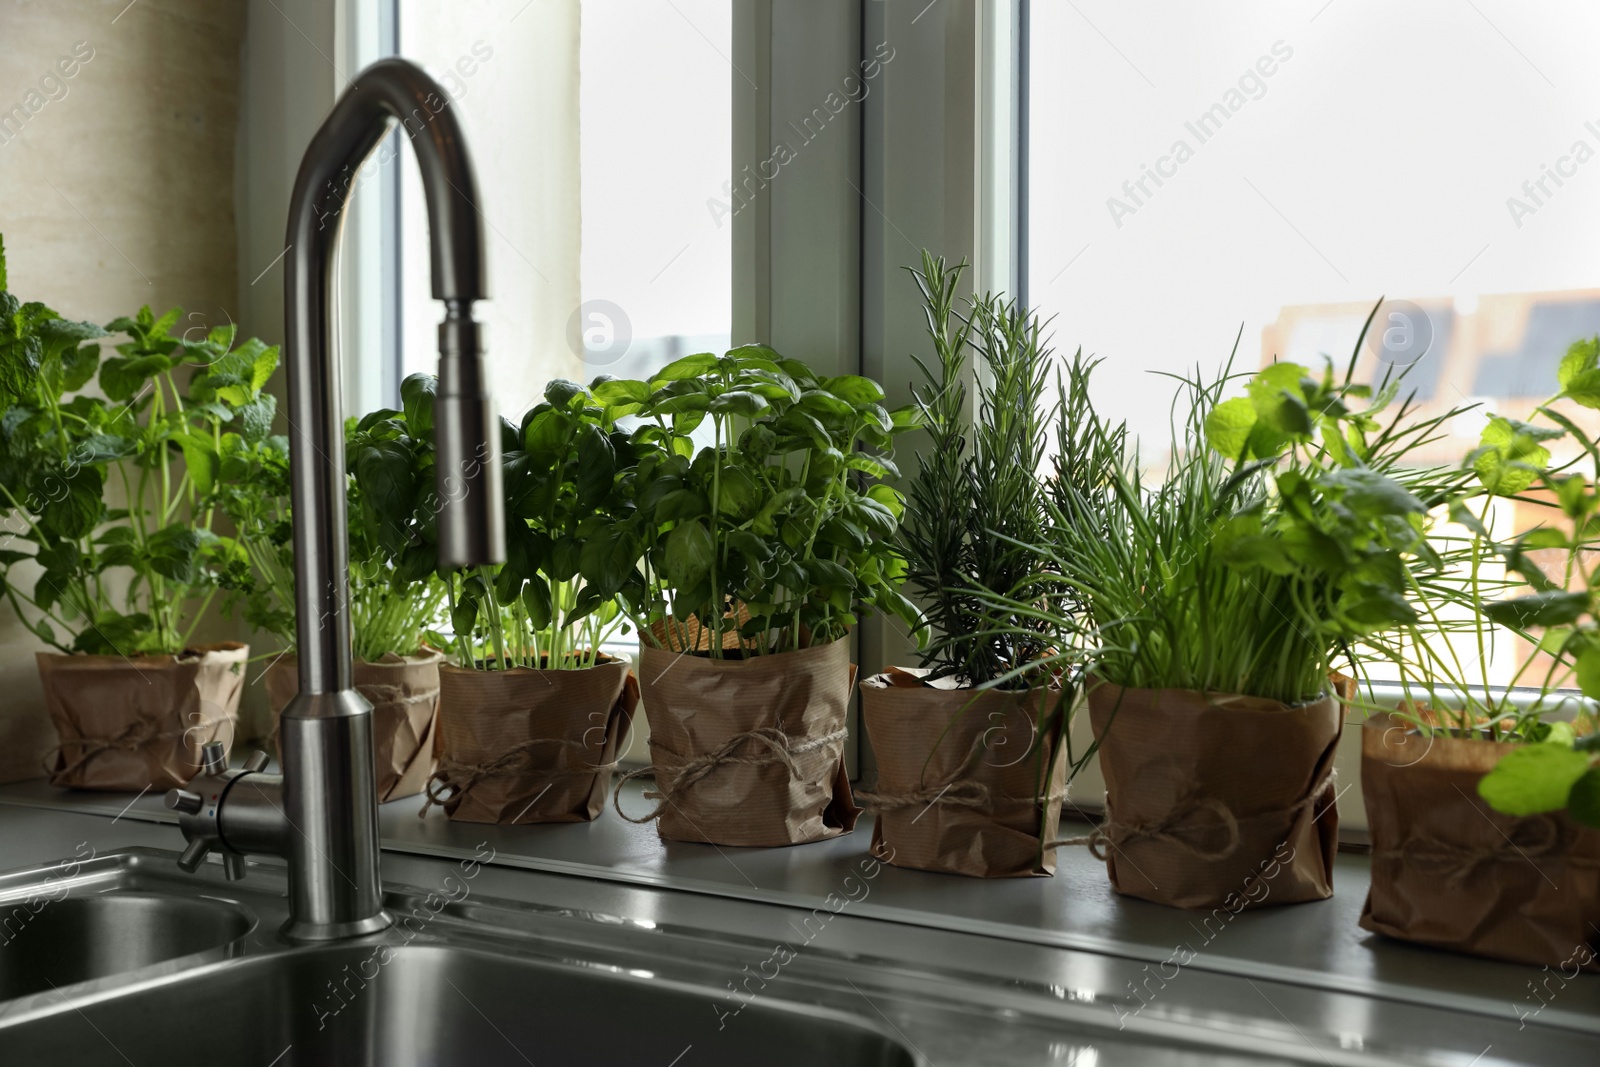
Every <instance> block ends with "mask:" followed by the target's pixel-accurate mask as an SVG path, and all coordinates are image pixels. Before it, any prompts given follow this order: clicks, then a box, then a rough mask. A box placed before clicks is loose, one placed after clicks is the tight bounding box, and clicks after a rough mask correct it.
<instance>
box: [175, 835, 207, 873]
mask: <svg viewBox="0 0 1600 1067" xmlns="http://www.w3.org/2000/svg"><path fill="white" fill-rule="evenodd" d="M210 851H211V845H210V844H209V843H207V842H206V841H205V840H204V839H203V838H196V839H195V840H193V841H190V842H189V847H188V848H186V849H184V850H183V855H182V856H179V857H178V866H179V867H180V868H182V869H183V870H184V871H185V872H186V873H188V874H193V873H194V872H195V871H197V870H199V869H200V864H202V863H204V862H205V858H206V853H208V852H210Z"/></svg>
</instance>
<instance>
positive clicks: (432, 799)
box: [417, 737, 617, 819]
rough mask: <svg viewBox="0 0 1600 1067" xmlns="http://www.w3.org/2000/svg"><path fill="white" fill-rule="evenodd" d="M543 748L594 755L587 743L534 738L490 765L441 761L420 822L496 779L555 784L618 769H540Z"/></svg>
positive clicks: (591, 765) (585, 766)
mask: <svg viewBox="0 0 1600 1067" xmlns="http://www.w3.org/2000/svg"><path fill="white" fill-rule="evenodd" d="M541 745H555V746H557V747H559V748H572V749H576V750H578V751H579V752H592V751H594V746H592V745H590V744H588V743H587V742H584V741H572V740H568V739H566V738H560V737H535V738H531V739H530V740H527V741H524V742H522V743H521V744H519V745H514V746H512V747H511V748H510V749H507V750H506V752H505V754H504V755H501V756H499V757H497V758H496V759H493V760H490V761H489V762H487V763H466V762H463V761H460V760H453V759H444V760H441V761H440V762H439V769H438V770H436V771H434V772H433V776H432V777H431V778H429V779H428V785H427V788H426V789H425V792H426V793H427V797H428V799H427V801H426V802H425V803H423V805H422V810H421V811H419V812H417V818H419V819H421V818H426V817H427V814H428V812H429V811H430V810H432V809H433V807H434V806H435V805H437V806H439V807H444V805H445V803H446V802H448V801H450V800H453V799H455V798H457V797H463V796H466V795H467V794H468V793H470V792H472V790H473V787H474V786H477V785H478V784H479V783H481V782H486V781H489V780H491V779H494V778H508V777H516V776H519V775H523V774H528V773H533V774H537V775H540V776H541V777H545V778H549V779H551V780H552V781H554V780H555V779H558V778H588V777H590V776H592V775H596V774H604V773H608V772H610V771H614V770H616V769H617V764H616V762H615V761H613V762H611V763H584V764H579V765H578V766H576V767H559V768H550V769H548V770H546V769H542V768H538V767H536V766H535V764H534V761H533V750H534V749H535V748H538V747H540V746H541ZM535 799H538V798H535Z"/></svg>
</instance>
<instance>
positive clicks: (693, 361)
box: [650, 352, 717, 384]
mask: <svg viewBox="0 0 1600 1067" xmlns="http://www.w3.org/2000/svg"><path fill="white" fill-rule="evenodd" d="M716 369H717V357H716V356H714V355H712V354H711V353H710V352H696V353H695V354H694V355H692V356H684V357H683V358H682V359H675V360H673V361H672V362H671V363H668V364H667V365H666V366H665V367H662V368H661V369H660V370H658V371H656V373H655V374H654V375H653V376H652V377H651V379H650V381H651V384H655V383H657V382H678V381H683V380H684V379H687V378H697V377H699V376H700V375H702V374H709V373H711V372H712V371H714V370H716Z"/></svg>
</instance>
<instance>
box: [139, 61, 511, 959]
mask: <svg viewBox="0 0 1600 1067" xmlns="http://www.w3.org/2000/svg"><path fill="white" fill-rule="evenodd" d="M450 104H451V102H450V98H449V97H448V96H447V95H446V94H445V92H444V90H443V89H441V88H440V87H439V85H438V83H436V82H435V81H434V80H433V79H432V78H430V77H429V76H428V75H427V74H425V73H423V71H422V70H421V69H419V68H418V67H416V66H415V65H414V64H412V63H409V62H407V61H405V60H401V59H386V60H382V61H380V62H378V63H374V64H373V65H372V66H370V67H368V68H367V69H366V70H364V71H362V72H361V74H360V75H359V76H358V77H357V78H356V80H355V82H354V83H353V84H352V85H351V86H350V88H349V89H348V90H346V91H345V93H344V95H343V96H341V97H340V98H339V100H338V102H337V103H336V104H335V105H334V108H333V110H332V112H330V113H329V115H328V117H327V119H326V120H325V121H324V122H323V124H322V126H321V128H320V129H318V131H317V133H316V136H315V137H313V138H312V140H311V144H310V146H309V147H308V148H307V149H306V154H305V158H304V159H303V160H302V161H301V164H300V171H299V174H298V176H297V177H296V179H295V185H294V191H293V194H292V196H291V199H290V204H289V226H288V234H287V237H286V244H287V246H288V247H287V248H286V250H285V251H286V267H285V283H284V297H285V300H284V315H285V320H286V321H285V327H286V329H285V337H284V356H285V360H284V362H285V364H286V365H287V367H288V384H289V398H288V405H287V409H288V410H287V418H288V422H289V433H290V442H291V455H290V481H291V492H292V502H293V505H294V566H295V583H294V584H295V612H296V637H297V641H296V652H297V653H298V655H299V666H300V692H299V694H298V695H297V696H296V697H295V699H294V700H293V701H291V702H290V704H289V706H288V707H287V708H285V709H284V711H283V713H282V715H281V717H280V720H279V731H278V737H279V749H280V751H281V753H282V756H283V775H282V776H281V778H280V777H279V776H276V775H267V774H264V773H262V770H261V764H262V763H263V762H264V760H261V761H257V760H252V763H251V764H249V765H247V766H246V768H245V769H244V770H243V771H230V770H227V769H226V767H225V765H224V764H223V763H222V757H221V751H220V746H217V751H215V752H212V753H208V760H207V766H206V768H205V770H204V771H203V772H202V774H201V776H200V777H198V778H196V780H195V783H191V786H190V789H189V790H187V791H180V790H175V791H174V794H172V795H169V803H172V804H173V806H174V807H175V808H176V809H177V810H179V811H180V813H181V818H180V823H181V825H182V827H183V831H184V835H185V837H187V838H188V840H189V845H190V847H189V850H188V851H187V852H185V854H184V856H185V859H184V863H185V866H186V869H190V870H192V869H194V868H195V866H197V865H198V864H199V863H200V861H201V860H202V859H203V858H204V856H205V853H206V851H207V849H208V848H209V849H219V850H221V851H222V853H223V858H224V860H225V867H226V873H228V874H229V876H230V877H231V876H233V875H234V874H236V873H237V874H239V875H241V876H242V873H243V871H244V866H243V863H242V860H239V859H237V858H238V857H242V855H243V854H244V853H246V852H266V853H272V854H276V855H281V856H285V857H286V858H287V859H288V861H289V886H290V892H289V898H290V899H289V903H290V918H289V922H288V924H287V925H286V926H285V928H284V934H285V936H287V937H289V938H290V939H292V940H299V941H326V940H333V939H337V938H344V937H356V936H361V935H363V934H368V933H372V932H374V931H376V930H381V929H383V928H384V927H385V926H387V925H388V924H389V922H390V919H389V916H388V915H387V914H385V912H384V911H383V893H382V886H381V883H380V880H379V875H378V811H377V800H376V795H375V791H374V786H373V776H374V772H373V756H372V708H371V706H370V705H369V704H368V703H367V701H366V700H365V699H363V698H362V697H361V696H360V694H358V693H357V692H356V691H355V688H354V686H353V682H352V676H353V672H352V662H351V633H350V617H349V612H348V606H347V598H348V586H347V581H346V575H347V573H348V570H349V545H348V543H347V538H346V535H347V529H348V528H347V525H346V520H347V516H346V509H345V486H346V472H345V454H344V417H343V412H342V411H341V409H340V402H339V398H340V396H341V390H340V375H339V363H338V360H337V359H335V358H333V348H334V345H333V340H332V316H331V309H332V307H333V286H334V285H335V284H336V279H335V276H334V272H333V269H332V268H333V262H334V252H335V250H336V249H337V247H338V242H339V236H340V232H341V229H342V226H343V221H344V208H345V205H346V204H347V203H348V200H349V197H350V195H351V193H352V191H353V182H354V179H355V176H356V174H357V172H358V171H359V169H360V167H361V164H362V161H363V160H365V159H366V158H367V156H368V155H369V154H370V153H371V152H372V150H373V149H374V148H376V147H377V145H378V144H379V142H380V141H381V140H382V139H383V137H384V135H385V134H386V133H387V132H388V130H389V129H390V127H391V126H392V125H394V124H395V123H398V124H400V126H401V128H402V129H403V130H404V131H405V133H406V135H407V138H408V139H409V140H410V142H411V144H412V146H413V147H414V149H415V150H416V156H417V162H418V164H419V166H420V167H421V170H422V186H423V195H424V198H425V200H426V203H427V209H428V231H429V240H430V247H431V260H432V269H433V295H434V296H435V297H436V298H437V299H439V300H442V301H444V304H445V318H444V321H443V323H442V324H441V325H440V327H439V391H438V395H437V398H436V402H435V411H434V427H435V429H434V432H435V435H436V440H437V445H438V449H437V459H436V467H437V471H438V475H437V476H438V485H437V489H438V509H439V511H438V524H437V528H438V531H439V559H440V564H441V566H444V567H460V566H470V565H476V564H480V563H496V562H500V561H501V560H503V559H504V558H505V529H504V525H503V522H502V519H501V495H500V462H499V425H498V420H497V419H496V417H495V414H494V409H493V405H492V404H491V402H490V399H489V396H488V389H487V386H486V382H485V380H484V374H483V367H482V360H481V343H480V331H479V328H478V324H477V323H476V322H475V321H474V320H473V317H472V304H473V302H474V301H476V300H479V299H482V298H483V297H484V296H485V295H486V294H485V290H484V280H483V274H484V270H483V232H482V216H481V214H480V212H479V211H478V207H477V195H478V193H477V181H476V179H475V178H474V176H473V169H472V161H471V159H470V157H469V155H468V153H467V149H466V143H465V140H464V139H463V137H462V133H461V128H460V124H459V122H458V121H457V119H456V115H455V112H454V111H453V110H452V109H451V106H450ZM195 796H202V797H212V798H213V800H214V804H205V805H202V806H196V805H195V804H194V803H193V800H192V798H193V797H195ZM191 809H193V810H191Z"/></svg>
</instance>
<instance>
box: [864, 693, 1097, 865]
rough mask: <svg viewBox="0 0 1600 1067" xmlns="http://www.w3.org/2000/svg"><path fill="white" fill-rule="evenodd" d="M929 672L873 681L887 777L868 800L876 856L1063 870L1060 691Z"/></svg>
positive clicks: (873, 728) (876, 742) (870, 720)
mask: <svg viewBox="0 0 1600 1067" xmlns="http://www.w3.org/2000/svg"><path fill="white" fill-rule="evenodd" d="M927 673H928V672H926V671H921V670H908V669H902V668H890V670H889V671H888V672H886V673H884V674H879V675H875V676H873V677H871V678H868V679H866V680H865V681H863V682H862V683H861V717H862V721H863V722H864V723H865V724H866V730H867V737H868V739H869V740H870V741H871V742H872V751H873V753H874V755H875V756H876V757H877V761H878V781H877V784H876V785H875V786H874V787H873V790H872V791H871V792H870V793H866V792H858V793H857V794H856V799H857V801H858V802H859V803H860V804H861V806H862V807H863V808H864V809H865V810H867V811H870V812H873V814H874V816H875V819H874V822H873V826H872V854H873V856H875V857H876V858H878V859H881V860H885V861H887V862H889V863H892V864H894V865H895V866H897V867H911V868H915V869H917V870H924V871H941V872H944V873H947V874H965V875H971V876H973V877H976V878H1014V877H1026V876H1030V875H1050V874H1053V873H1055V867H1056V858H1055V848H1054V847H1047V843H1048V842H1051V841H1053V840H1054V838H1055V835H1056V830H1057V828H1058V826H1059V825H1060V820H1061V800H1062V796H1063V795H1064V793H1065V790H1066V770H1067V768H1066V761H1065V760H1062V759H1060V758H1059V753H1058V751H1057V745H1056V741H1057V738H1058V737H1059V735H1060V732H1061V718H1062V707H1061V694H1060V692H1059V691H1058V690H1052V691H1048V692H1047V691H1041V690H1037V689H1034V690H1028V691H1025V692H1004V691H1001V690H997V689H981V690H979V689H972V688H968V687H955V686H945V685H938V684H937V683H936V684H935V685H927V684H924V682H923V680H922V679H923V676H924V675H926V674H927ZM1041 705H1043V710H1042V711H1041Z"/></svg>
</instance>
